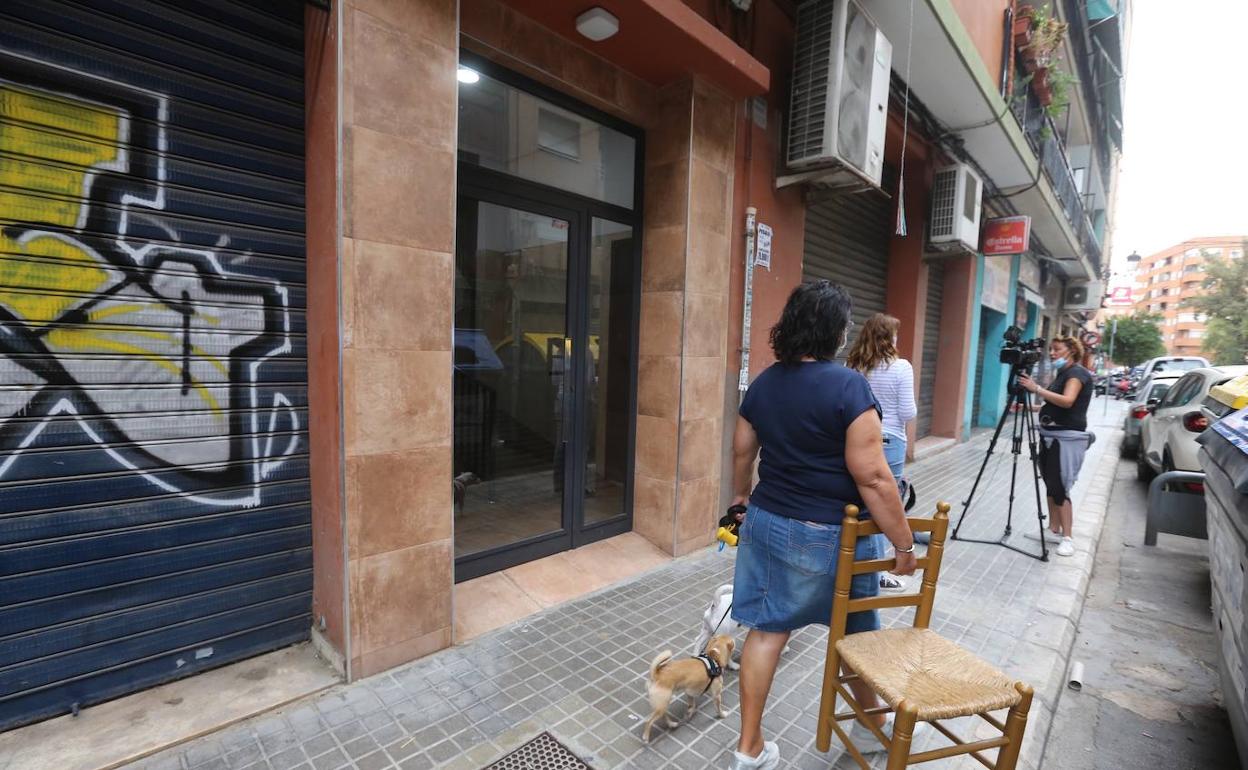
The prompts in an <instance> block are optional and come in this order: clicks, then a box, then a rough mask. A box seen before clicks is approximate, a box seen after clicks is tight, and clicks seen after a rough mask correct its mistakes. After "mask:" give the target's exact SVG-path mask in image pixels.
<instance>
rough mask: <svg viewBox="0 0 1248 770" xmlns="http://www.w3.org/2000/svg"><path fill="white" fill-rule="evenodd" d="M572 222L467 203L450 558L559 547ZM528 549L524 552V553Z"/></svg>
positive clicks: (463, 207)
mask: <svg viewBox="0 0 1248 770" xmlns="http://www.w3.org/2000/svg"><path fill="white" fill-rule="evenodd" d="M574 219H575V216H574V215H573V214H571V213H568V212H561V211H557V210H553V209H546V210H544V211H541V212H538V211H529V210H524V209H520V208H515V207H511V206H505V205H499V204H496V203H491V202H487V201H484V200H479V199H475V198H470V197H461V199H460V201H459V228H458V229H459V232H458V239H457V240H458V246H457V248H456V255H455V350H454V374H453V377H454V398H455V405H454V420H455V426H454V429H455V438H454V442H455V448H454V469H453V482H452V487H453V490H454V504H455V553H456V557H457V558H463V557H471V556H482V555H487V554H492V553H493V554H496V553H500V552H502V551H504V550H506V549H508V548H511V547H515V546H518V545H521V544H529V545H532V544H533V543H534V542H536V541H540V542H542V543H544V544H545V545H546V548H545V549H541V550H552V552H553V551H555V550H561V549H563V548H566V547H568V543H567V540H568V537H567V535H568V534H569V530H570V527H569V526H568V524H569V522H568V521H567V520H566V519H567V517H566V515H565V514H566V513H567V512H568V510H569V508H570V506H569V505H568V501H567V500H566V499H565V498H566V497H567V495H566V494H565V492H566V484H565V481H566V479H567V475H568V473H567V471H568V468H567V464H568V463H567V460H568V454H567V448H568V444H569V442H570V440H572V439H573V438H574V437H573V436H572V435H571V434H572V432H573V430H572V429H573V427H574V423H573V421H572V419H571V418H572V409H571V407H572V403H571V398H570V396H571V387H570V385H569V383H568V382H567V374H568V371H569V369H570V359H571V358H572V354H573V349H572V345H571V342H572V340H571V338H570V337H569V322H568V318H569V303H568V286H569V276H570V270H569V268H570V259H569V257H570V250H569V243H570V242H571V236H573V235H575V232H574V229H573V228H574ZM530 550H532V549H530Z"/></svg>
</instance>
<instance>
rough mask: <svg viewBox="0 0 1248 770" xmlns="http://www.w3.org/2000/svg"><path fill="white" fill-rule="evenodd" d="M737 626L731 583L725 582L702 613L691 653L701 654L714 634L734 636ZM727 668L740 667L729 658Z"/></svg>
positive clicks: (785, 648) (739, 625)
mask: <svg viewBox="0 0 1248 770" xmlns="http://www.w3.org/2000/svg"><path fill="white" fill-rule="evenodd" d="M739 628H741V624H740V623H738V622H737V621H735V620H733V619H732V583H725V584H724V585H722V586H720V587H719V588H716V589H715V598H714V599H711V604H710V606H709V607H707V608H706V611H705V612H703V613H702V628H701V629H700V630H699V631H698V640H697V641H696V642H694V644H693V650H694V652H693V654H694V655H700V654H702V650H703V649H705V648H706V643H707V641H709V640H710V638H711V637H712V636H714V635H716V634H723V635H725V636H731V637H733V638H736V635H737V629H739ZM784 651H785V652H788V651H789V646H788V645H787V644H786V645H785V646H784ZM728 668H730V669H731V670H733V671H736V670H737V669H739V668H741V664H739V663H737V662H736V661H735V660H731V659H730V660H729V661H728Z"/></svg>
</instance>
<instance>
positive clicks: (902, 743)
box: [887, 700, 919, 770]
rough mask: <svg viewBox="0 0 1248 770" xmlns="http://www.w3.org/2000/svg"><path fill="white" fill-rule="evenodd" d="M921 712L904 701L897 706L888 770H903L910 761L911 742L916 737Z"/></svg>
mask: <svg viewBox="0 0 1248 770" xmlns="http://www.w3.org/2000/svg"><path fill="white" fill-rule="evenodd" d="M918 715H919V712H918V709H916V708H915V707H914V706H911V705H910V704H909V703H906V702H905V701H904V700H903V701H902V702H901V703H898V704H897V715H896V716H895V717H894V718H893V719H894V721H893V745H892V747H891V748H889V750H888V765H887V768H888V770H902V769H903V768H904V767H905V766H906V764H907V760H909V759H910V740H911V739H912V738H913V737H914V724H915V722H916V721H917V718H918Z"/></svg>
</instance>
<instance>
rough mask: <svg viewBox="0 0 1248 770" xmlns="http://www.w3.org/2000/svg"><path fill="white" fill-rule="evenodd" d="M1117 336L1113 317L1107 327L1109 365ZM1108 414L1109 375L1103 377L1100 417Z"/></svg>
mask: <svg viewBox="0 0 1248 770" xmlns="http://www.w3.org/2000/svg"><path fill="white" fill-rule="evenodd" d="M1117 336H1118V316H1114V319H1113V323H1112V324H1111V325H1110V327H1109V363H1111V364H1112V363H1113V362H1114V337H1117ZM1107 414H1109V375H1108V374H1106V375H1105V408H1104V409H1102V410H1101V416H1102V417H1104V416H1105V415H1107Z"/></svg>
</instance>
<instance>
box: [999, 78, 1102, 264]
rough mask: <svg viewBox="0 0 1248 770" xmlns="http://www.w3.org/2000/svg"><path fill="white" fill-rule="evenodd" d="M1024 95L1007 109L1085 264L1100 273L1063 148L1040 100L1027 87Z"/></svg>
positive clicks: (1095, 243) (1098, 252)
mask: <svg viewBox="0 0 1248 770" xmlns="http://www.w3.org/2000/svg"><path fill="white" fill-rule="evenodd" d="M1022 89H1023V91H1024V93H1025V95H1024V94H1022V93H1020V94H1017V95H1016V96H1015V97H1014V99H1013V100H1012V101H1011V104H1010V107H1011V109H1012V110H1013V112H1014V117H1016V118H1018V123H1019V125H1020V126H1022V128H1023V134H1024V135H1025V136H1026V137H1027V143H1028V144H1030V145H1031V149H1032V150H1033V151H1034V152H1035V153H1036V157H1038V158H1039V159H1040V167H1041V168H1042V169H1044V175H1045V176H1046V177H1048V180H1049V183H1050V184H1051V185H1052V186H1053V192H1054V194H1055V195H1057V199H1058V201H1060V202H1061V205H1062V211H1063V212H1065V214H1066V221H1068V222H1069V223H1070V226H1071V229H1073V230H1074V231H1075V237H1076V238H1077V239H1078V241H1079V245H1080V247H1081V248H1082V250H1083V253H1084V254H1085V255H1086V256H1087V258H1088V261H1089V262H1091V263H1092V269H1093V272H1094V274H1095V275H1099V274H1100V272H1101V244H1100V242H1099V241H1098V240H1097V237H1096V233H1095V232H1094V231H1093V230H1092V223H1091V220H1089V218H1088V214H1087V211H1086V210H1085V209H1084V206H1083V196H1082V195H1081V194H1080V192H1079V187H1078V185H1077V184H1076V183H1075V172H1074V171H1073V170H1072V169H1071V168H1070V161H1068V160H1067V158H1066V148H1065V147H1064V146H1063V144H1062V140H1061V138H1060V137H1059V136H1058V133H1057V127H1056V126H1055V125H1054V124H1053V120H1052V119H1051V118H1050V117H1049V116H1048V115H1046V114H1045V112H1044V107H1042V106H1041V104H1040V100H1039V99H1037V98H1036V95H1035V94H1034V93H1032V91H1031V89H1030V88H1029V87H1027V86H1023V87H1022Z"/></svg>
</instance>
